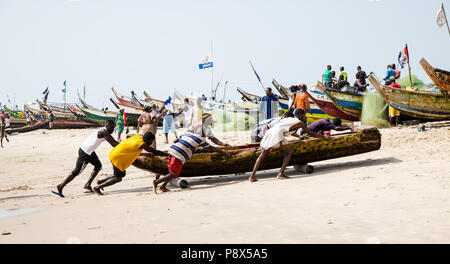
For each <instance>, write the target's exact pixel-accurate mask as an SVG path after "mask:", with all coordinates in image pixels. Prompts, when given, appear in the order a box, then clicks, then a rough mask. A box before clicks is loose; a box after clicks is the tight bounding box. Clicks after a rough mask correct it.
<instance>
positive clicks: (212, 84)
mask: <svg viewBox="0 0 450 264" xmlns="http://www.w3.org/2000/svg"><path fill="white" fill-rule="evenodd" d="M212 59H213V45H212V40H211V60H212ZM213 63H214V62H213ZM213 96H214V64H213V66H212V67H211V97H213Z"/></svg>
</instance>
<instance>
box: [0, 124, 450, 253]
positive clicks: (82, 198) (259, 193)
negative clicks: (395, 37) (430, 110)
mask: <svg viewBox="0 0 450 264" xmlns="http://www.w3.org/2000/svg"><path fill="white" fill-rule="evenodd" d="M93 131H94V129H80V130H52V131H50V130H39V131H34V132H29V133H25V134H20V135H13V136H10V140H11V141H10V143H5V148H4V149H0V164H1V165H0V179H1V185H0V232H1V235H0V243H4V244H7V243H450V206H449V205H450V166H449V164H450V129H448V127H444V128H434V129H431V130H429V131H424V132H419V131H417V129H416V128H415V127H403V128H402V129H398V128H389V129H381V130H380V131H381V133H382V145H381V149H380V150H378V151H374V152H370V153H365V154H360V155H356V156H350V157H345V158H339V159H334V160H328V161H322V162H316V163H313V164H312V165H314V166H315V172H314V173H313V174H301V173H298V172H297V171H295V170H294V169H293V168H292V167H288V170H287V175H288V176H290V177H291V178H290V179H288V180H277V179H276V178H275V175H276V172H277V170H269V171H262V172H260V173H259V174H258V177H259V178H260V181H258V182H255V183H250V182H248V181H247V178H248V176H249V174H248V173H247V174H244V175H227V176H218V177H216V176H215V177H201V178H190V179H189V182H190V187H189V188H187V189H178V188H175V187H172V186H169V188H170V189H171V192H169V193H162V194H157V195H156V194H154V193H153V190H152V187H151V181H152V179H153V175H152V174H150V173H148V172H146V171H143V170H140V169H137V168H135V167H133V166H132V167H130V168H129V169H128V170H127V176H126V177H125V178H124V180H123V181H122V182H120V183H118V184H116V185H114V186H112V187H110V188H107V189H105V192H104V193H105V195H104V196H103V197H99V196H96V195H93V194H89V193H84V190H83V185H84V183H85V181H86V180H87V178H88V175H89V173H90V171H91V170H92V166H88V167H87V168H86V170H85V171H84V172H83V173H82V174H81V175H79V176H78V177H77V178H76V179H75V180H74V181H73V182H71V183H70V184H69V185H68V186H67V187H66V189H65V190H64V194H65V195H66V198H59V197H57V196H55V195H53V194H51V193H50V191H51V190H53V189H54V188H55V186H56V185H57V184H58V183H60V182H61V181H62V180H63V179H64V178H65V177H66V176H67V174H68V173H69V172H70V171H71V170H72V169H73V168H74V166H75V161H76V158H77V150H78V148H79V145H80V144H81V143H82V142H83V140H84V139H85V138H86V137H87V136H89V135H90V134H91V133H92V132H93ZM216 136H218V138H220V139H221V140H224V141H226V142H228V143H230V144H232V145H236V144H244V143H247V142H249V141H250V138H249V132H236V133H234V132H232V133H229V134H226V135H221V134H216ZM157 139H158V148H159V149H163V150H164V149H167V147H168V145H165V144H162V142H163V135H162V134H161V131H158V134H157ZM170 139H173V138H170ZM110 149H111V147H110V146H109V145H108V144H107V143H104V144H103V145H101V146H100V148H99V149H98V150H97V151H96V152H97V154H98V156H99V158H100V160H101V161H102V163H103V169H102V171H101V172H100V174H99V176H98V179H99V178H103V177H104V176H106V175H109V174H111V173H112V166H111V163H110V162H109V160H108V153H109V150H110ZM212 166H213V164H212Z"/></svg>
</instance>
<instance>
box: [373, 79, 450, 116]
mask: <svg viewBox="0 0 450 264" xmlns="http://www.w3.org/2000/svg"><path fill="white" fill-rule="evenodd" d="M369 81H370V83H372V85H373V87H374V88H375V89H376V90H377V92H378V94H380V96H381V97H382V98H383V99H384V100H385V101H386V102H387V103H389V105H390V106H392V107H394V108H395V109H397V110H399V111H400V113H401V114H404V115H407V116H411V117H414V118H421V119H430V120H443V119H449V118H450V98H449V97H447V96H444V95H443V94H442V93H440V92H432V91H411V90H406V89H399V88H393V87H389V86H386V85H383V84H382V83H380V82H379V81H378V79H377V78H376V77H375V76H374V75H373V74H370V75H369Z"/></svg>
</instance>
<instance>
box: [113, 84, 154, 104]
mask: <svg viewBox="0 0 450 264" xmlns="http://www.w3.org/2000/svg"><path fill="white" fill-rule="evenodd" d="M111 90H112V91H113V93H114V95H115V96H116V98H117V104H118V105H121V106H125V107H130V108H135V109H140V110H142V109H144V107H145V106H146V105H145V104H143V103H142V102H141V101H140V100H139V99H137V98H136V97H134V98H131V97H129V96H126V95H122V94H119V93H118V92H117V91H116V90H115V89H114V87H111ZM142 101H144V100H142Z"/></svg>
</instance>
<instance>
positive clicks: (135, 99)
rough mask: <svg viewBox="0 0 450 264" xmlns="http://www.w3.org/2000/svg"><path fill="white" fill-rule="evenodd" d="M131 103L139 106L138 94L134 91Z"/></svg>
mask: <svg viewBox="0 0 450 264" xmlns="http://www.w3.org/2000/svg"><path fill="white" fill-rule="evenodd" d="M131 102H133V103H135V104H139V101H138V100H137V98H136V94H135V93H134V91H131Z"/></svg>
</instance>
